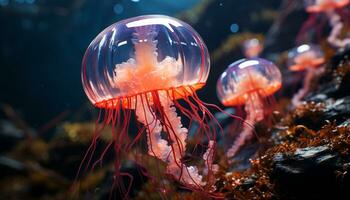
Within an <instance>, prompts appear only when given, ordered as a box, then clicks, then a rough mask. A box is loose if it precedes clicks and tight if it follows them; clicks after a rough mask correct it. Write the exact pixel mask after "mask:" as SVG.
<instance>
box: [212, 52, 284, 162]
mask: <svg viewBox="0 0 350 200" xmlns="http://www.w3.org/2000/svg"><path fill="white" fill-rule="evenodd" d="M281 86H282V76H281V72H280V70H279V69H278V68H277V66H276V65H274V64H273V63H272V62H270V61H267V60H264V59H261V58H255V59H242V60H239V61H236V62H234V63H232V64H231V65H230V66H229V67H228V68H227V69H226V70H225V71H224V72H223V73H222V75H221V77H220V78H219V80H218V82H217V95H218V97H219V99H220V101H221V103H222V104H223V105H225V106H236V107H237V106H244V110H245V113H246V117H245V124H244V127H243V130H242V132H240V133H239V135H238V136H237V137H236V139H235V142H234V143H233V145H232V146H231V148H229V150H228V151H227V153H226V155H227V157H233V156H235V155H236V153H237V152H238V151H239V150H240V148H241V147H242V145H244V144H245V143H246V141H247V140H250V139H252V137H253V135H254V134H253V133H254V128H253V127H254V126H255V124H256V123H257V122H260V121H262V120H263V119H264V117H265V114H266V113H265V110H266V108H267V106H270V105H269V103H270V102H269V101H268V98H269V97H271V96H272V95H273V94H274V93H275V92H276V91H278V90H279V89H280V88H281Z"/></svg>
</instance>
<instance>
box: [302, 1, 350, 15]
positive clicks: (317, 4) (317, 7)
mask: <svg viewBox="0 0 350 200" xmlns="http://www.w3.org/2000/svg"><path fill="white" fill-rule="evenodd" d="M304 3H305V7H306V11H307V12H310V13H319V12H326V11H330V10H335V9H338V8H343V7H345V6H347V5H349V4H350V0H304Z"/></svg>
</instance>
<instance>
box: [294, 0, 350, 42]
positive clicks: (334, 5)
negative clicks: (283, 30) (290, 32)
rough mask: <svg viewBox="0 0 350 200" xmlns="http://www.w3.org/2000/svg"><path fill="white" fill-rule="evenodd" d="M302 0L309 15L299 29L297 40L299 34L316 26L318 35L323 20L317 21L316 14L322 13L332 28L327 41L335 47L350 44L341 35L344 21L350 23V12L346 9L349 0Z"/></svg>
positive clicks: (349, 2) (323, 23) (349, 40)
mask: <svg viewBox="0 0 350 200" xmlns="http://www.w3.org/2000/svg"><path fill="white" fill-rule="evenodd" d="M304 2H305V9H306V11H307V12H309V13H310V14H311V15H310V17H309V19H308V20H307V21H306V22H305V23H304V24H303V26H302V28H301V29H300V31H299V34H298V37H297V41H299V42H301V36H302V35H304V34H306V33H307V32H309V31H308V30H309V29H312V28H313V27H316V30H317V34H318V36H319V37H320V35H321V32H322V28H323V27H324V25H325V22H324V21H320V22H318V16H319V14H322V13H324V14H326V16H327V19H328V21H329V25H330V26H331V28H332V29H331V32H330V34H329V36H328V38H327V41H328V42H329V43H330V44H331V45H332V46H334V47H337V48H343V47H345V46H347V45H348V44H350V38H349V37H348V36H342V30H343V28H344V23H345V24H347V25H348V26H349V25H350V12H349V11H348V10H347V9H346V7H347V6H348V5H349V4H350V0H304Z"/></svg>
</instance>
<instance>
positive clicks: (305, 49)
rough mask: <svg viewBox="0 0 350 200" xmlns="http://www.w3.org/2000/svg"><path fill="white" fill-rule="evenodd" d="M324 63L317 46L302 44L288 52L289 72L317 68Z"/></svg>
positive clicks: (321, 53) (322, 55)
mask: <svg viewBox="0 0 350 200" xmlns="http://www.w3.org/2000/svg"><path fill="white" fill-rule="evenodd" d="M324 62H325V59H324V54H323V52H322V50H321V48H320V47H319V46H318V45H314V44H303V45H300V46H298V47H295V48H294V49H292V50H291V51H289V52H288V66H289V69H290V70H291V71H302V70H306V69H308V68H317V67H318V66H320V65H322V64H323V63H324Z"/></svg>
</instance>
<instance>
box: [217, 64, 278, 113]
mask: <svg viewBox="0 0 350 200" xmlns="http://www.w3.org/2000/svg"><path fill="white" fill-rule="evenodd" d="M281 79H282V78H281V73H280V71H279V69H278V68H277V67H276V66H275V65H274V64H273V63H272V62H269V61H267V60H265V59H261V58H255V59H242V60H239V61H236V62H234V63H232V64H231V65H230V66H229V67H228V68H227V69H226V71H225V72H224V73H223V74H222V75H221V77H220V79H219V80H218V82H217V94H218V97H219V99H220V101H221V103H222V104H223V105H225V106H237V105H244V104H246V103H247V102H248V101H250V100H251V99H250V98H251V97H252V95H251V94H254V95H253V96H256V95H257V96H259V97H267V96H270V95H272V94H273V93H275V92H276V91H277V90H278V89H280V87H281V86H282V84H281ZM252 103H253V102H252Z"/></svg>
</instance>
